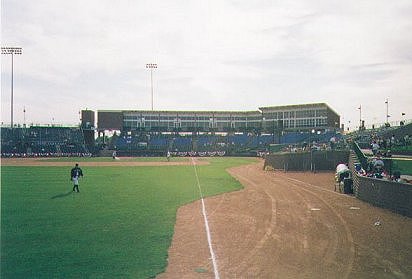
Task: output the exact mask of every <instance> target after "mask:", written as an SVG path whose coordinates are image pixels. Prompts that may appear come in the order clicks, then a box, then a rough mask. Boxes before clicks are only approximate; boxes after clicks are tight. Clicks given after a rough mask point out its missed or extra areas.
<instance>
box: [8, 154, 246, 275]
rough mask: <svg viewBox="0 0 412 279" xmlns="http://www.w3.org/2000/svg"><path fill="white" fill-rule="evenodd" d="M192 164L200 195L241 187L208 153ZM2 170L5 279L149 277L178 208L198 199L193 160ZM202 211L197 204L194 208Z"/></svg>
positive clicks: (231, 161) (159, 265) (222, 161)
mask: <svg viewBox="0 0 412 279" xmlns="http://www.w3.org/2000/svg"><path fill="white" fill-rule="evenodd" d="M210 162H211V164H210V165H204V166H197V169H198V175H199V179H200V183H201V186H202V190H203V194H204V195H205V196H210V195H216V194H219V193H223V192H228V191H233V190H237V189H240V188H241V185H240V184H239V183H238V182H237V181H236V180H235V179H233V178H232V177H231V176H230V175H229V174H228V173H227V172H225V169H226V168H228V167H230V166H235V165H240V164H245V163H251V162H253V160H251V159H244V158H212V159H210ZM83 171H84V174H85V176H84V178H83V179H82V180H81V182H80V191H81V192H80V193H78V194H77V193H72V192H71V189H72V184H71V181H69V172H70V167H47V168H45V167H8V166H3V167H2V168H1V210H2V211H1V277H2V278H148V277H153V276H155V275H156V274H158V273H160V272H163V271H164V270H165V267H166V263H167V251H168V247H169V246H170V243H171V239H172V236H173V228H174V224H175V220H176V211H177V209H178V207H180V206H182V205H184V204H187V203H190V202H192V201H194V200H197V199H199V193H198V188H197V182H196V178H195V174H194V169H193V166H170V167H83ZM199 210H200V208H199Z"/></svg>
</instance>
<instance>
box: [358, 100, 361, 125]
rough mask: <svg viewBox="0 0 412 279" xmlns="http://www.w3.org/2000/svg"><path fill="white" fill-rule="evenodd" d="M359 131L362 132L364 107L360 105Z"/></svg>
mask: <svg viewBox="0 0 412 279" xmlns="http://www.w3.org/2000/svg"><path fill="white" fill-rule="evenodd" d="M358 109H359V130H362V105H359V107H358Z"/></svg>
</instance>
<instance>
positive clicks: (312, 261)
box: [159, 163, 412, 278]
mask: <svg viewBox="0 0 412 279" xmlns="http://www.w3.org/2000/svg"><path fill="white" fill-rule="evenodd" d="M262 167H263V164H262V163H259V164H254V165H248V166H241V167H236V168H232V169H230V170H229V172H230V174H231V175H232V176H234V177H235V178H236V179H238V180H239V181H240V182H241V183H242V184H243V185H244V186H245V189H244V190H241V191H237V192H233V193H228V194H224V195H220V196H216V197H211V198H207V199H206V200H207V205H208V213H209V214H208V220H209V224H210V230H211V234H212V235H213V243H214V248H215V253H216V257H217V258H218V259H219V273H220V277H221V278H393V277H396V278H410V277H412V264H411V263H412V234H411V233H410V232H411V231H412V219H411V218H408V217H403V216H401V215H398V214H394V213H392V212H390V211H388V210H384V209H381V208H376V207H373V206H371V205H369V204H367V203H364V202H362V201H359V200H357V199H356V198H354V197H351V196H348V195H343V194H337V193H335V192H333V189H334V184H333V183H334V182H333V173H318V174H312V173H283V172H273V171H263V170H262ZM199 203H200V201H197V202H195V203H193V204H189V205H187V206H184V207H182V208H180V209H179V210H178V216H177V223H176V225H175V235H174V238H173V242H172V245H171V247H170V249H169V265H168V267H167V270H166V272H165V273H164V274H161V275H159V278H213V277H214V273H213V266H212V265H211V261H210V259H209V258H210V253H209V248H208V242H207V239H206V236H205V233H204V224H203V218H202V213H201V211H200V210H199V208H201V206H200V204H199ZM377 219H379V220H380V223H381V225H380V226H375V225H374V223H375V222H376V220H377Z"/></svg>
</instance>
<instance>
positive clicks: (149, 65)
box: [146, 63, 157, 110]
mask: <svg viewBox="0 0 412 279" xmlns="http://www.w3.org/2000/svg"><path fill="white" fill-rule="evenodd" d="M146 69H150V84H151V91H152V110H153V69H157V64H153V63H151V64H146Z"/></svg>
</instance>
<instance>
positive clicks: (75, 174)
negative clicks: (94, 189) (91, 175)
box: [70, 163, 83, 193]
mask: <svg viewBox="0 0 412 279" xmlns="http://www.w3.org/2000/svg"><path fill="white" fill-rule="evenodd" d="M80 176H83V171H82V169H81V168H80V167H79V164H77V163H76V166H75V167H74V168H72V170H71V171H70V180H71V181H73V184H74V185H73V192H74V191H75V190H77V193H79V192H80V191H79V178H80Z"/></svg>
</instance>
